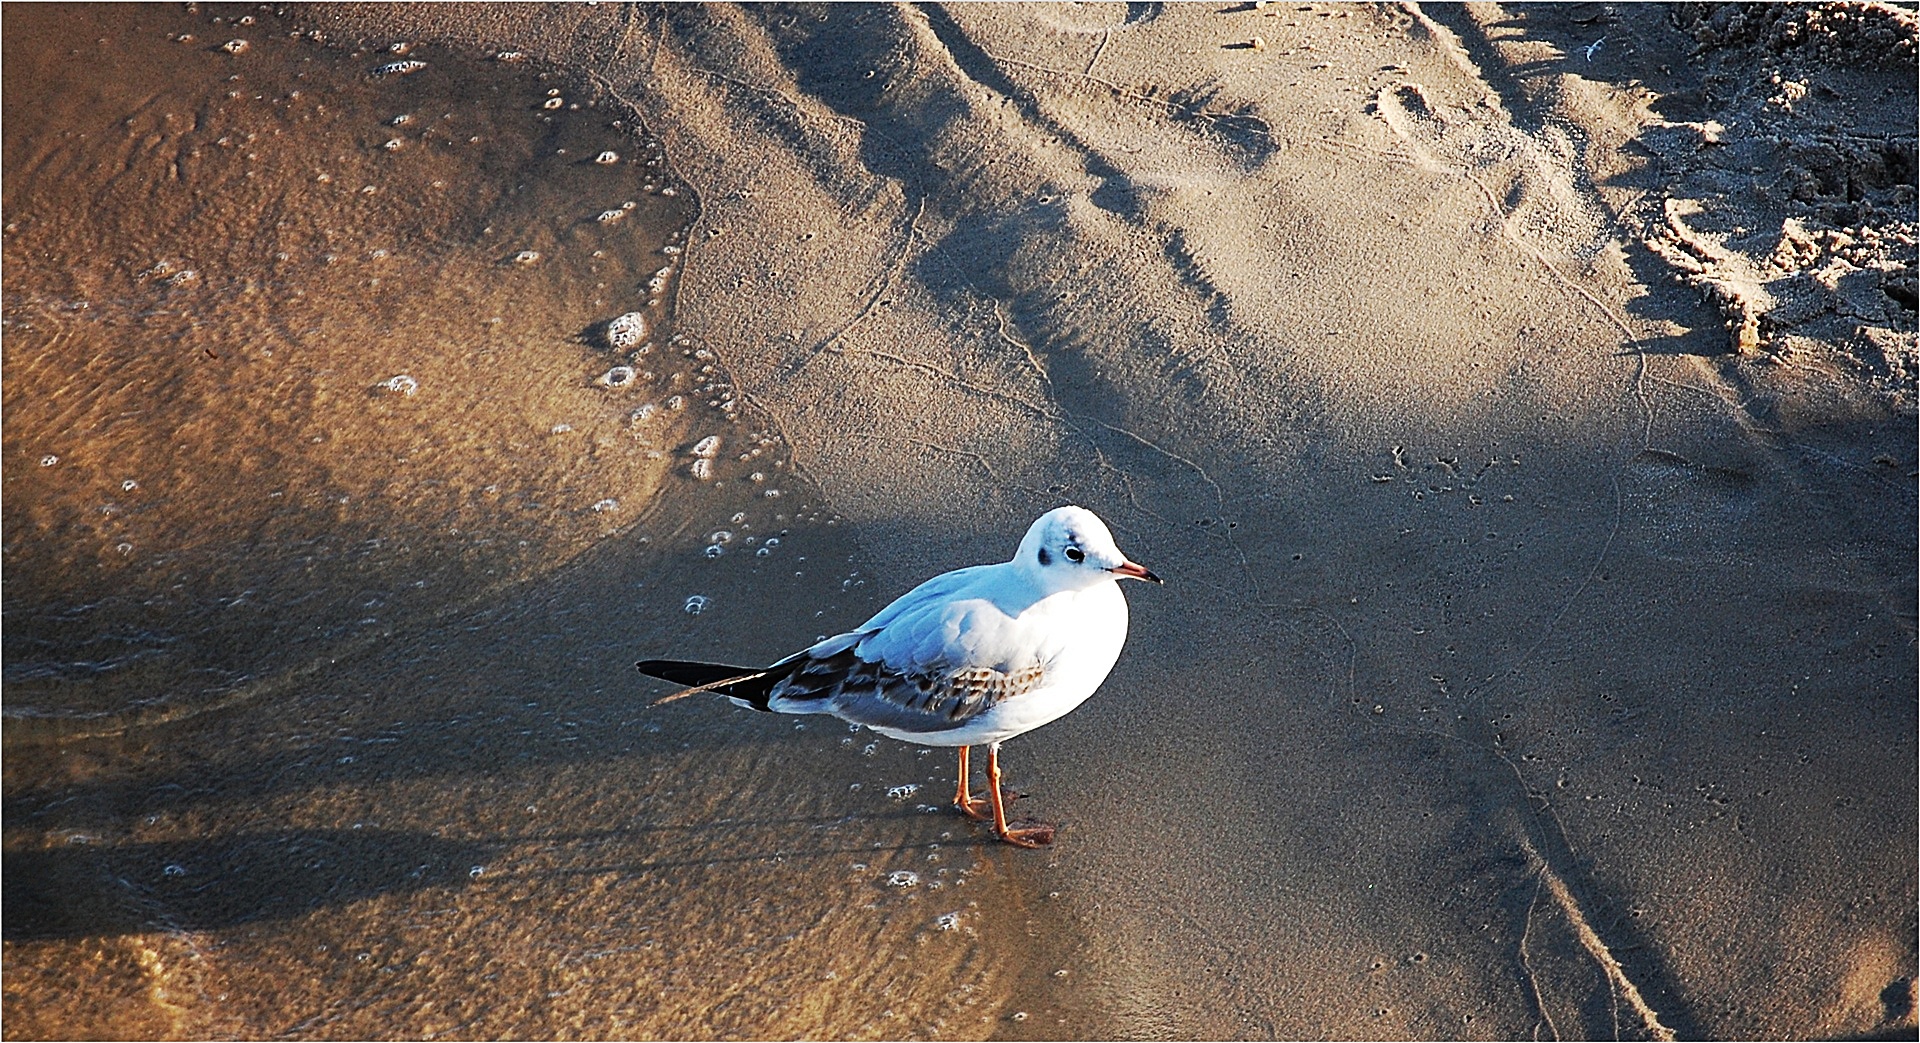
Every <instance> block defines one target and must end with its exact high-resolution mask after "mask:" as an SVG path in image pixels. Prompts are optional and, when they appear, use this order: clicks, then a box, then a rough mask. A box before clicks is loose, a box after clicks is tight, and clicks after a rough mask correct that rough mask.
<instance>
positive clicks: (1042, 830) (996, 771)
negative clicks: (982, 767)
mask: <svg viewBox="0 0 1920 1043" xmlns="http://www.w3.org/2000/svg"><path fill="white" fill-rule="evenodd" d="M987 785H988V786H989V787H991V790H990V792H989V794H988V795H989V796H990V797H991V798H992V799H993V831H994V832H995V833H998V834H999V835H1000V839H1001V840H1004V841H1006V842H1007V843H1009V844H1014V845H1018V846H1019V847H1040V846H1041V845H1043V844H1051V843H1053V834H1054V827H1052V826H1049V825H1047V824H1046V823H1044V822H1038V823H1035V824H1033V825H1031V826H1022V827H1020V828H1018V829H1015V828H1014V827H1012V826H1009V825H1007V805H1006V799H1005V798H1004V797H1002V796H1001V794H1000V744H999V743H997V742H996V743H993V744H991V745H989V746H988V747H987Z"/></svg>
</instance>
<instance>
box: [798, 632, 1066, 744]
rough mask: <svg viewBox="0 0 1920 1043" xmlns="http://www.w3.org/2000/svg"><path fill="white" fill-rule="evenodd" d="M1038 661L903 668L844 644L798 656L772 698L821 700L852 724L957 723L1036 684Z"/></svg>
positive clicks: (944, 726)
mask: <svg viewBox="0 0 1920 1043" xmlns="http://www.w3.org/2000/svg"><path fill="white" fill-rule="evenodd" d="M1042 674H1043V671H1042V670H1041V668H1040V667H1038V666H1032V667H1027V668H1026V669H1023V670H1017V671H1012V672H1007V671H1001V670H988V669H980V668H975V669H970V670H955V671H951V672H944V673H924V674H903V673H898V672H895V671H893V670H890V669H888V668H887V667H886V665H885V664H882V663H869V662H866V661H864V660H862V659H861V658H860V657H859V656H858V655H856V654H855V653H854V650H853V649H847V650H845V651H842V652H839V653H837V654H835V655H831V656H826V657H823V658H819V659H814V658H802V659H799V660H797V661H795V662H794V663H792V664H791V666H790V668H789V672H788V674H787V676H786V677H784V678H782V679H780V680H779V681H776V682H775V683H774V685H773V689H772V691H771V692H770V693H769V695H770V697H771V698H773V699H781V700H787V701H790V702H824V703H825V704H826V706H824V707H822V708H823V709H827V708H831V710H832V712H833V713H835V714H837V715H838V716H840V717H842V718H845V719H846V720H849V721H852V722H854V723H856V724H866V725H879V726H882V727H888V728H899V729H902V730H907V731H921V732H937V731H946V730H948V729H950V728H958V727H960V726H961V725H963V724H965V723H967V721H969V720H971V719H972V718H974V717H977V716H979V715H980V714H982V713H985V712H986V711H987V710H989V709H991V708H993V707H994V706H995V705H997V704H999V703H1001V702H1003V701H1005V700H1007V699H1010V698H1012V697H1014V696H1017V695H1021V694H1023V693H1026V692H1029V691H1032V690H1033V689H1034V688H1036V687H1038V686H1039V684H1040V680H1041V677H1042Z"/></svg>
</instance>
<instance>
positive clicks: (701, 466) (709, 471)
mask: <svg viewBox="0 0 1920 1043" xmlns="http://www.w3.org/2000/svg"><path fill="white" fill-rule="evenodd" d="M687 473H688V474H689V475H692V476H693V478H694V480H696V481H701V482H704V481H708V480H710V479H711V478H712V477H713V461H712V460H708V459H706V458H705V457H701V458H700V459H698V460H695V461H694V462H693V463H692V464H689V465H688V466H687Z"/></svg>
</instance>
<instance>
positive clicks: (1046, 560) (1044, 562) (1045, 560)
mask: <svg viewBox="0 0 1920 1043" xmlns="http://www.w3.org/2000/svg"><path fill="white" fill-rule="evenodd" d="M1051 564H1053V555H1051V554H1048V553H1047V548H1045V547H1042V548H1040V567H1041V568H1046V567H1047V566H1048V565H1051Z"/></svg>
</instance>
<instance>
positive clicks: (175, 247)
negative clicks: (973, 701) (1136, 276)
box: [4, 6, 1084, 1038]
mask: <svg viewBox="0 0 1920 1043" xmlns="http://www.w3.org/2000/svg"><path fill="white" fill-rule="evenodd" d="M7 28H8V32H7V35H6V55H5V69H6V83H5V106H6V109H5V134H6V137H5V162H6V171H7V178H6V196H5V222H6V235H5V239H4V250H5V262H6V268H7V274H8V278H7V285H6V298H5V317H4V321H5V329H6V338H5V348H4V350H5V370H6V377H7V379H6V381H5V385H4V408H5V411H6V417H7V423H6V429H5V446H4V449H5V462H6V467H5V493H6V495H5V498H4V512H5V532H6V541H5V547H4V563H5V568H6V578H7V584H6V593H5V628H4V633H5V671H6V672H5V688H6V699H5V710H6V733H5V735H6V762H5V764H6V767H5V785H6V849H5V850H6V870H7V871H6V874H5V880H6V917H5V919H6V932H7V933H6V942H5V946H6V949H5V951H6V966H7V972H6V991H5V1002H6V1008H5V1009H6V1017H7V1020H8V1022H9V1030H10V1033H9V1034H10V1035H13V1036H17V1037H30V1036H71V1035H109V1036H132V1037H137V1036H147V1035H151V1036H211V1035H237V1036H256V1037H262V1036H269V1035H295V1036H313V1037H382V1036H420V1037H432V1036H436V1035H456V1036H534V1037H550V1036H568V1037H598V1036H612V1037H622V1036H640V1035H668V1036H687V1037H699V1036H727V1035H750V1036H775V1035H872V1036H880V1037H895V1038H900V1037H916V1036H953V1035H961V1036H977V1035H983V1034H988V1033H991V1032H994V1031H996V1030H1007V1031H1013V1032H1017V1033H1020V1034H1033V1033H1039V1034H1046V1033H1047V1032H1049V1031H1059V1030H1058V1029H1051V1028H1050V1026H1054V1025H1058V1024H1059V1023H1060V1021H1061V1019H1060V1018H1050V1017H1048V1016H1047V1014H1048V1009H1049V1008H1046V1007H1043V1006H1035V1007H1034V1011H1035V1013H1036V1014H1037V1015H1038V1016H1036V1017H1035V1018H1034V1019H1033V1020H1032V1021H1031V1022H1026V1019H1024V1018H1023V1019H1022V1020H1021V1021H1010V1020H1008V1016H1009V1015H1010V1013H1011V1010H1010V1009H1009V1008H1008V1006H1007V1005H1008V1004H1009V1003H1010V1002H1011V1001H1010V1000H1009V998H1008V995H1007V992H1008V989H1007V986H1006V982H1007V980H1008V977H1009V976H1008V972H1007V969H1006V968H1007V966H1008V965H1009V961H1010V960H1013V959H1014V958H1015V957H1017V956H1019V955H1020V954H1022V953H1027V954H1031V956H1032V958H1034V959H1043V958H1045V957H1044V955H1043V954H1044V953H1045V952H1046V951H1047V949H1048V943H1047V942H1046V941H1045V940H1044V938H1042V939H1041V940H1038V941H1032V940H1026V941H1021V940H1020V939H1019V936H1020V935H1022V934H1023V933H1024V934H1026V935H1035V936H1044V935H1045V934H1046V933H1047V931H1046V930H1045V929H1044V928H1042V927H1038V926H1036V923H1039V922H1042V921H1036V920H1034V919H1033V918H1032V917H1030V916H1029V914H1028V911H1027V910H1025V908H1024V906H1023V902H1024V900H1023V899H1021V898H1019V897H1018V895H1019V894H1023V893H1025V892H1026V891H1027V890H1029V888H1021V889H1019V890H1011V889H1008V888H1006V887H1004V886H1000V887H998V889H997V890H996V886H997V885H996V882H997V881H998V882H1000V883H1004V882H1005V881H1007V880H1009V879H1011V878H1012V876H1014V875H1017V874H1021V873H1028V874H1030V873H1032V872H1035V871H1034V870H1030V869H1021V868H1018V864H1017V863H1011V862H1004V861H999V859H1001V858H1002V855H1001V853H1000V852H999V851H997V850H992V849H989V848H985V847H983V846H982V843H983V838H982V835H981V834H980V832H979V831H978V830H977V829H974V828H972V827H970V826H968V825H965V824H962V823H961V822H959V821H958V820H956V819H953V818H951V817H950V816H949V815H948V814H946V813H944V812H943V811H942V810H941V807H940V806H941V805H942V804H943V803H944V794H945V792H946V787H948V786H950V785H951V771H952V765H951V763H950V761H949V759H948V758H949V756H950V755H949V754H947V753H945V752H944V751H942V752H939V753H936V752H935V751H930V750H924V749H914V748H912V747H908V746H903V745H901V744H897V743H891V742H884V741H883V742H876V741H875V739H874V737H873V736H870V735H866V734H860V735H852V734H849V733H847V732H846V731H845V730H844V728H843V726H841V725H839V724H838V723H837V722H832V721H816V720H809V721H798V722H796V721H790V720H785V719H780V720H771V719H768V718H762V717H759V716H758V715H750V714H746V713H745V712H744V711H743V712H738V713H733V714H724V713H720V714H716V713H714V712H712V708H711V707H704V708H697V709H696V708H694V707H692V706H690V705H683V706H681V707H677V708H670V709H662V710H659V711H651V712H650V711H649V710H648V709H647V708H646V705H645V699H646V698H648V697H649V696H650V695H651V694H653V693H655V692H656V691H657V688H656V686H653V685H651V684H650V683H649V682H645V681H643V680H641V679H639V678H637V677H636V676H635V675H634V674H633V673H632V670H631V665H630V664H631V662H632V661H633V660H634V659H637V658H640V657H642V656H644V655H659V654H683V655H709V656H715V657H718V656H725V655H735V656H740V657H744V658H752V657H772V656H774V655H777V654H780V653H783V652H785V651H787V650H789V649H788V647H787V646H789V645H791V644H793V643H795V642H801V641H805V640H810V639H811V638H812V637H813V636H814V633H815V632H816V628H818V629H827V628H831V627H835V626H843V625H848V624H851V623H854V622H857V621H858V620H859V619H860V618H862V617H863V616H864V615H865V614H867V613H869V612H871V611H872V610H873V609H875V608H877V607H878V605H879V604H882V603H884V601H885V600H886V599H887V598H889V597H891V596H892V595H893V594H896V593H898V591H891V590H889V591H882V590H877V589H873V588H872V587H871V586H870V585H869V584H868V582H867V579H866V577H865V576H864V575H862V574H861V573H860V571H859V569H858V566H857V561H856V560H855V552H854V550H853V548H852V546H851V544H850V543H849V542H848V541H847V540H845V539H844V538H843V537H842V536H841V535H840V534H839V532H838V529H837V527H836V525H835V522H834V519H833V518H831V517H830V516H828V515H827V514H826V513H825V512H823V511H821V510H819V509H818V508H816V507H814V506H812V505H811V504H810V503H809V502H808V500H809V493H808V490H807V488H806V486H805V484H804V483H803V482H801V481H798V480H796V479H794V478H792V477H791V476H790V475H789V473H788V460H787V456H786V453H785V450H784V447H783V446H782V444H781V443H780V442H779V440H778V439H777V438H776V437H774V436H773V435H772V434H771V433H769V432H768V431H766V430H763V429H762V428H761V427H760V426H759V425H757V424H756V422H755V421H754V420H753V419H752V418H751V416H750V414H749V413H748V412H747V411H746V410H744V409H741V408H740V403H738V402H737V401H736V400H735V398H734V395H733V392H732V391H731V389H730V388H729V387H728V384H727V381H726V375H725V373H724V372H723V371H722V370H721V369H720V367H719V364H718V361H717V360H716V359H715V358H714V357H713V356H712V355H711V353H710V352H709V351H708V350H707V349H705V348H703V347H702V346H701V345H700V344H699V343H698V341H697V340H696V339H694V338H692V337H690V336H688V335H685V334H678V333H676V332H675V331H674V327H673V312H674V291H675V287H676V278H675V276H676V274H677V270H676V269H677V265H676V259H677V258H678V257H679V256H680V250H681V249H682V248H683V247H684V246H685V245H686V243H685V236H686V229H687V228H688V226H689V223H690V221H691V219H692V216H693V214H694V206H695V203H694V201H693V200H692V199H691V198H690V195H689V194H688V193H687V192H686V191H685V190H684V187H683V186H680V185H679V184H677V183H676V181H675V180H674V178H673V176H672V173H671V162H670V157H667V156H665V155H663V154H662V152H661V150H660V148H659V146H658V144H657V143H656V142H654V141H653V140H651V139H650V138H648V137H647V135H646V133H645V131H644V129H643V128H641V127H637V126H634V125H632V124H631V123H630V122H628V120H627V118H625V117H622V116H621V115H620V114H619V113H617V112H615V111H613V110H611V109H609V108H605V107H603V106H602V105H601V104H600V103H599V99H598V97H597V95H596V92H595V90H594V89H593V87H592V86H591V85H590V84H582V83H580V82H577V81H574V80H570V79H568V78H566V77H563V76H560V75H557V74H555V73H553V72H551V71H548V70H545V69H542V68H540V67H538V66H537V65H535V64H534V63H532V62H528V61H525V60H522V59H518V58H517V57H516V56H514V55H511V54H498V53H495V54H464V53H452V52H449V51H447V50H444V49H436V48H431V47H424V46H423V47H410V46H408V45H407V44H406V43H405V42H404V41H395V42H394V43H393V46H392V47H391V49H389V50H387V51H384V52H382V51H354V50H348V49H344V48H340V47H335V46H333V45H332V43H331V42H330V41H328V40H326V39H325V38H323V37H319V36H317V35H315V34H310V33H303V32H300V31H297V30H296V29H295V28H294V27H293V26H292V25H291V24H290V23H285V22H282V21H281V20H280V19H278V18H276V17H275V16H274V15H272V14H271V13H269V12H268V11H265V10H254V9H244V8H235V9H229V10H220V11H206V12H193V11H189V12H185V13H183V12H180V11H177V10H175V9H171V8H156V7H85V8H71V7H51V6H49V7H23V8H18V9H10V10H9V12H8V27H7ZM242 41H243V42H242ZM102 62H111V63H112V65H113V70H114V75H112V76H102V75H100V65H101V63H102ZM395 63H419V64H417V65H416V64H397V65H396V64H395ZM603 154H604V155H603ZM628 312H638V313H640V314H641V315H642V316H643V317H644V321H645V325H646V327H647V335H646V336H645V337H644V338H640V339H639V340H638V342H637V343H632V344H626V345H623V346H622V347H621V348H615V347H614V346H612V345H611V344H610V343H609V341H610V340H614V339H618V338H613V337H610V336H609V332H610V331H609V328H608V323H609V321H610V320H612V319H614V318H615V317H616V316H620V315H622V314H625V313H628ZM619 366H627V367H629V368H630V372H623V371H621V370H619V369H617V368H616V367H619ZM740 591H745V592H749V593H746V594H735V593H731V592H740ZM796 605H809V606H812V607H814V608H815V609H816V610H817V611H815V612H814V613H813V615H814V616H817V618H809V617H808V615H807V614H806V613H801V612H796V611H795V610H794V606H796ZM695 606H697V607H699V608H700V609H701V611H699V612H695V611H693V608H694V607H695ZM635 635H647V637H646V641H647V642H648V643H647V644H645V645H644V646H642V645H640V644H636V638H635ZM690 779H692V780H711V779H737V780H738V781H737V782H729V783H728V784H727V785H721V786H715V785H710V784H701V785H692V784H690V783H689V780H690ZM768 794H774V795H776V796H779V797H781V798H783V799H776V800H773V801H770V800H769V798H768V796H767V795H768ZM982 851H986V852H987V853H986V854H984V855H983V854H981V852H982ZM996 939H998V940H999V941H1019V942H1020V946H1021V947H1018V948H1015V949H1012V950H1009V949H1007V948H1005V947H1004V946H1003V945H1000V944H999V943H998V942H997V941H996ZM1022 1013H1024V1011H1023V1012H1022ZM1078 1023H1081V1024H1084V1021H1081V1022H1078Z"/></svg>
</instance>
